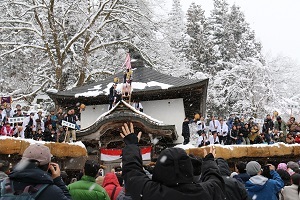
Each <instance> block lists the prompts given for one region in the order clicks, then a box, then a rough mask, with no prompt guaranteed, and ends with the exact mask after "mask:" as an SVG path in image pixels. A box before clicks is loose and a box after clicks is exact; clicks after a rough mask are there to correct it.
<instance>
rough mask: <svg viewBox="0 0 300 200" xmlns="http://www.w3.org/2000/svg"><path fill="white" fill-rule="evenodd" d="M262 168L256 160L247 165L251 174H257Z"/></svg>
mask: <svg viewBox="0 0 300 200" xmlns="http://www.w3.org/2000/svg"><path fill="white" fill-rule="evenodd" d="M260 170H261V165H260V164H259V163H258V162H256V161H250V162H248V164H247V165H246V172H247V174H249V175H250V176H255V175H257V174H258V172H259V171H260Z"/></svg>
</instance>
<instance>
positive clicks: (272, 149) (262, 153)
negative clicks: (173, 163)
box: [186, 143, 300, 160]
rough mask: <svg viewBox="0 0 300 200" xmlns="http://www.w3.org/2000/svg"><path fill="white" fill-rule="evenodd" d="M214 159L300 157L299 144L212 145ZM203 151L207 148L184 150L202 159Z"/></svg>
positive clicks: (207, 147) (207, 148)
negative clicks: (214, 152) (214, 154)
mask: <svg viewBox="0 0 300 200" xmlns="http://www.w3.org/2000/svg"><path fill="white" fill-rule="evenodd" d="M214 147H215V149H216V157H222V158H224V159H227V160H228V159H237V158H272V157H276V158H278V157H289V158H292V157H295V158H299V157H300V144H292V145H289V144H284V143H276V144H273V145H267V144H259V145H257V144H256V145H228V146H227V145H214ZM204 149H206V150H207V151H208V152H209V146H206V147H200V148H189V149H186V152H187V153H188V154H193V155H195V156H199V157H203V155H204V153H203V152H204Z"/></svg>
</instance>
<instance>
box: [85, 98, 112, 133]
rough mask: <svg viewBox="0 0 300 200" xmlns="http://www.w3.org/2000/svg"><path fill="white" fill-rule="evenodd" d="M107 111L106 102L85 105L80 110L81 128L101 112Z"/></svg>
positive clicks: (88, 124) (93, 120) (92, 121)
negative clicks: (83, 108) (82, 109)
mask: <svg viewBox="0 0 300 200" xmlns="http://www.w3.org/2000/svg"><path fill="white" fill-rule="evenodd" d="M107 111H108V104H102V105H94V106H86V107H85V110H84V111H82V112H81V122H80V125H81V128H87V127H89V126H90V125H92V124H93V123H94V122H95V121H96V119H97V118H98V117H99V116H100V115H102V114H103V113H105V112H107Z"/></svg>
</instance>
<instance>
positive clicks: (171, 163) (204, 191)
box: [122, 134, 225, 200]
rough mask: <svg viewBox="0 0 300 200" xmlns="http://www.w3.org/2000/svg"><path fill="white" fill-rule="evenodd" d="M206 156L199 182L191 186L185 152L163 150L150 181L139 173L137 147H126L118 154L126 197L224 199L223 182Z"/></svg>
mask: <svg viewBox="0 0 300 200" xmlns="http://www.w3.org/2000/svg"><path fill="white" fill-rule="evenodd" d="M131 135H132V134H131ZM128 136H130V135H128ZM128 136H126V137H128ZM126 137H125V139H126ZM210 155H211V154H208V156H207V157H206V158H204V161H203V164H202V183H200V184H195V183H193V167H192V163H191V160H190V158H189V157H188V156H187V154H186V152H185V151H184V150H183V149H180V148H170V149H165V150H164V151H162V152H161V153H160V156H159V157H158V161H157V162H156V165H155V167H154V171H153V176H152V180H151V179H150V178H149V177H148V176H147V175H146V174H145V172H144V170H143V165H142V164H143V163H142V157H141V154H140V149H139V147H138V146H137V145H136V144H129V145H126V146H125V148H124V149H123V153H122V163H123V170H122V174H123V177H124V181H125V188H126V189H125V191H126V194H128V195H131V197H132V199H135V200H138V199H143V200H169V199H171V200H182V199H188V200H199V199H207V200H208V199H224V198H225V196H224V194H223V192H224V181H223V179H222V177H221V176H220V172H219V169H218V167H217V164H216V162H215V161H214V159H213V156H211V157H212V158H211V157H209V156H210ZM160 161H162V162H160Z"/></svg>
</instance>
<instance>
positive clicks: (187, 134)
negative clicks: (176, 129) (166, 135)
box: [182, 121, 190, 138]
mask: <svg viewBox="0 0 300 200" xmlns="http://www.w3.org/2000/svg"><path fill="white" fill-rule="evenodd" d="M182 136H183V137H184V138H186V137H190V128H189V121H184V122H182Z"/></svg>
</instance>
